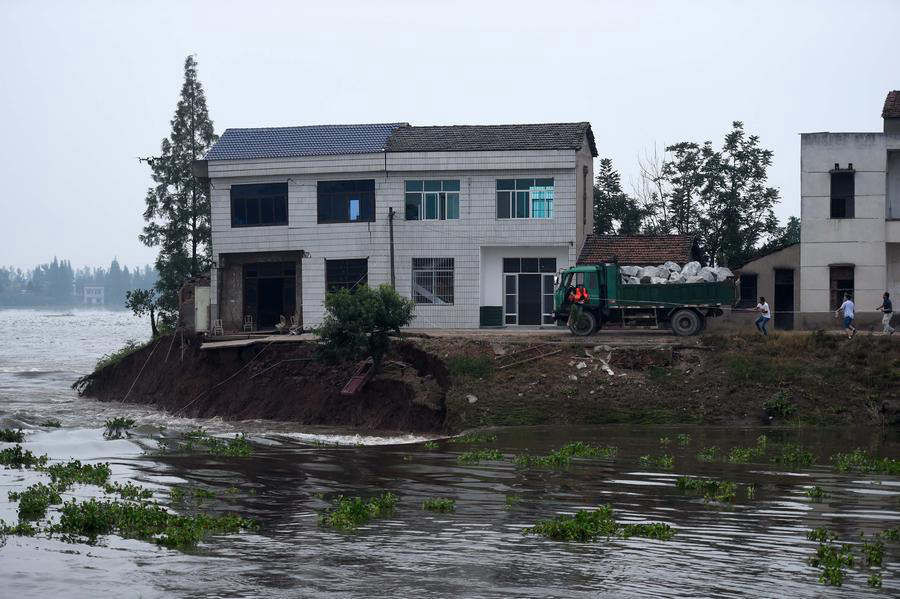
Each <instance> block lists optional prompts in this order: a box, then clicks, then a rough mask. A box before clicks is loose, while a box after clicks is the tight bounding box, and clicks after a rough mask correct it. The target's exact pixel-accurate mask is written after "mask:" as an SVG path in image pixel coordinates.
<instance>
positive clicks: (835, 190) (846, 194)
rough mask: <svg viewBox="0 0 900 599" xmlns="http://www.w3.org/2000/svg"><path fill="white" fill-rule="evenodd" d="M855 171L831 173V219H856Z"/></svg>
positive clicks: (847, 170)
mask: <svg viewBox="0 0 900 599" xmlns="http://www.w3.org/2000/svg"><path fill="white" fill-rule="evenodd" d="M855 174H856V172H855V171H854V170H853V169H837V168H836V169H834V170H832V171H831V218H855V212H856V210H855V208H856V206H855V203H856V200H855V197H854V196H855V191H856V190H855V180H854V175H855Z"/></svg>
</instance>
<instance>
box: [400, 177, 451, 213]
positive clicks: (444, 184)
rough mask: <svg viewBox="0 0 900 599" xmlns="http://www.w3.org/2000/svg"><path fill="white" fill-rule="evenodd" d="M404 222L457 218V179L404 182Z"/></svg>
mask: <svg viewBox="0 0 900 599" xmlns="http://www.w3.org/2000/svg"><path fill="white" fill-rule="evenodd" d="M405 191H406V193H405V203H406V210H405V212H406V220H455V219H458V218H459V179H451V180H443V181H406V184H405Z"/></svg>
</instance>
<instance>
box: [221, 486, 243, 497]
mask: <svg viewBox="0 0 900 599" xmlns="http://www.w3.org/2000/svg"><path fill="white" fill-rule="evenodd" d="M225 492H226V493H227V494H229V495H235V494H236V493H240V492H241V490H240V489H238V488H237V487H228V488H227V489H225Z"/></svg>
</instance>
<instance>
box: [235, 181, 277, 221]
mask: <svg viewBox="0 0 900 599" xmlns="http://www.w3.org/2000/svg"><path fill="white" fill-rule="evenodd" d="M287 203H288V186H287V183H253V184H250V185H232V186H231V226H232V227H265V226H272V225H286V224H288V212H287Z"/></svg>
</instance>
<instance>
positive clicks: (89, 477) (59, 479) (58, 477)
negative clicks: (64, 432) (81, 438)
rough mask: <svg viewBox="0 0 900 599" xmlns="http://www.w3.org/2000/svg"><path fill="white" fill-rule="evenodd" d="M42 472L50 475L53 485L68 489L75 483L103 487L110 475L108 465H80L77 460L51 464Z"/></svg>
mask: <svg viewBox="0 0 900 599" xmlns="http://www.w3.org/2000/svg"><path fill="white" fill-rule="evenodd" d="M43 470H44V471H45V472H47V474H49V475H50V480H52V481H53V483H54V484H56V485H58V486H62V487H70V486H72V485H73V484H75V483H81V484H85V485H97V486H103V485H105V484H106V481H108V480H109V477H110V476H111V475H112V471H111V470H110V469H109V464H108V463H105V462H104V463H101V464H82V463H81V461H79V460H69V461H68V462H65V463H63V464H53V465H51V466H47V467H46V468H44V469H43Z"/></svg>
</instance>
